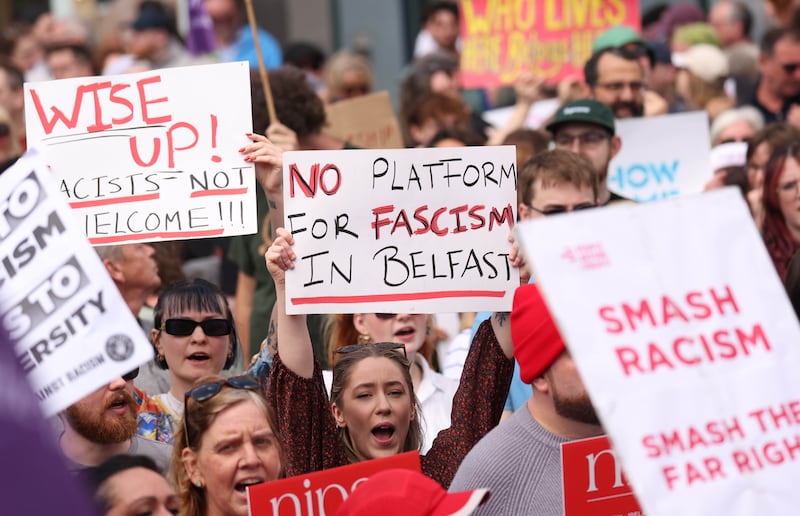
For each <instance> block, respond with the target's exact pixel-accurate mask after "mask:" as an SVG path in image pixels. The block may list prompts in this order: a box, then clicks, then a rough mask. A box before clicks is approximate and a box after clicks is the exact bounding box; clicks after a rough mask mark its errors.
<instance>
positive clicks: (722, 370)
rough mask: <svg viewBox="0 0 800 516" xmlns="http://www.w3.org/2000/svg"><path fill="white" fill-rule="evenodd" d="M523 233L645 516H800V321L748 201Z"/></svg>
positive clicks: (657, 206) (715, 200) (641, 208)
mask: <svg viewBox="0 0 800 516" xmlns="http://www.w3.org/2000/svg"><path fill="white" fill-rule="evenodd" d="M517 231H518V236H519V239H520V241H521V242H522V246H523V249H524V252H525V254H526V257H527V260H528V263H529V265H530V266H531V267H532V274H533V276H534V277H535V278H536V280H537V282H539V284H540V286H541V288H542V291H543V293H544V296H545V299H546V300H547V303H548V305H549V306H550V309H551V311H552V313H553V316H554V318H555V320H556V322H557V324H558V327H559V329H560V330H561V332H562V335H563V336H564V338H565V340H566V342H567V345H568V347H569V350H570V352H571V353H572V357H573V358H574V360H575V362H576V364H577V366H578V369H579V371H580V374H581V377H582V379H583V381H584V383H585V384H586V386H587V388H588V391H589V394H590V396H591V399H592V402H593V403H594V405H595V408H596V409H597V411H598V414H599V416H600V419H601V421H602V423H603V426H604V427H605V429H606V431H607V433H608V435H609V437H610V439H611V441H612V442H613V443H614V448H615V451H616V453H617V455H618V457H619V458H621V459H622V465H623V468H624V470H625V472H626V474H627V480H628V482H629V483H630V484H631V485H632V487H633V488H634V492H635V493H636V497H637V499H638V500H639V502H640V503H641V505H642V508H643V509H644V512H645V514H647V515H648V516H659V515H674V514H681V515H707V514H726V515H745V514H754V513H761V514H794V513H795V512H797V506H798V503H800V490H798V489H797V488H796V479H797V478H799V477H800V382H798V381H797V371H798V370H800V346H798V342H800V326H799V325H798V322H797V318H796V316H795V314H794V312H793V310H792V308H791V305H790V303H789V300H788V298H787V296H786V293H785V291H784V288H783V285H782V284H781V282H780V279H779V278H778V275H777V273H776V272H775V269H774V267H773V265H772V262H771V260H770V258H769V256H768V254H767V252H766V249H765V248H764V245H763V243H762V241H761V237H760V235H759V233H758V231H757V229H756V227H755V225H754V223H753V221H752V218H751V216H750V212H749V210H748V207H747V205H746V203H745V201H744V199H743V198H742V196H741V194H740V193H739V190H738V189H734V188H726V189H724V190H716V191H714V192H710V193H706V194H699V195H693V196H688V197H684V198H679V199H674V200H669V201H658V202H654V203H645V204H640V205H630V204H628V205H624V206H616V207H608V208H599V209H596V210H589V211H587V212H581V213H576V214H567V215H564V216H554V217H548V218H546V219H542V220H536V221H531V222H526V223H521V224H520V225H519V226H518V227H517Z"/></svg>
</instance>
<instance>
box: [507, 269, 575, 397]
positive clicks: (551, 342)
mask: <svg viewBox="0 0 800 516" xmlns="http://www.w3.org/2000/svg"><path fill="white" fill-rule="evenodd" d="M511 341H512V342H513V343H514V358H516V359H517V362H518V363H519V375H520V378H522V381H523V382H525V383H531V382H532V381H533V380H534V378H538V377H539V376H541V375H542V373H544V372H545V371H546V370H547V368H548V367H550V365H551V364H552V363H553V362H555V360H556V358H558V356H559V355H560V354H561V353H563V352H564V350H565V349H566V345H565V344H564V339H562V338H561V334H560V333H559V332H558V328H557V327H556V323H555V321H553V316H552V315H550V310H549V309H548V308H547V303H545V302H544V298H543V297H542V294H541V293H540V292H539V287H537V286H536V284H534V283H529V284H527V285H522V286H521V287H519V288H518V289H517V290H516V291H515V292H514V305H513V308H512V309H511Z"/></svg>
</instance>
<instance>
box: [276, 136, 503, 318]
mask: <svg viewBox="0 0 800 516" xmlns="http://www.w3.org/2000/svg"><path fill="white" fill-rule="evenodd" d="M515 159H516V154H515V149H514V147H513V146H493V147H452V148H435V149H403V150H392V149H383V150H343V151H333V152H332V151H299V152H287V153H285V154H284V157H283V184H284V188H283V194H284V200H285V217H286V219H285V227H286V228H287V229H288V230H289V231H290V232H291V233H292V234H293V235H294V239H295V251H296V253H297V255H298V260H297V262H296V264H295V267H296V268H295V269H293V270H291V271H289V274H288V275H287V278H286V291H287V312H288V313H349V312H353V313H355V312H375V311H377V310H381V311H385V312H393V313H433V312H440V311H441V310H442V304H441V303H442V300H445V299H446V300H447V303H448V310H451V311H477V310H509V309H510V308H511V302H512V297H511V296H512V295H513V291H514V288H515V287H516V286H519V273H518V271H517V269H514V268H513V267H511V266H510V264H509V262H508V252H509V244H508V240H507V239H508V236H509V234H510V230H511V228H512V226H513V224H514V221H515V220H516V212H517V210H516V201H515V199H516V191H515V190H516V184H517V171H516V164H515V163H516V162H515Z"/></svg>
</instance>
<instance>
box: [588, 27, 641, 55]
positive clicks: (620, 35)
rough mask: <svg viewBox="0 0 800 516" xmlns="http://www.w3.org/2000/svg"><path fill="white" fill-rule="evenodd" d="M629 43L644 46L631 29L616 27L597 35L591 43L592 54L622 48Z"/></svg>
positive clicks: (639, 37) (636, 33)
mask: <svg viewBox="0 0 800 516" xmlns="http://www.w3.org/2000/svg"><path fill="white" fill-rule="evenodd" d="M629 43H641V44H643V45H644V44H646V43H645V41H644V40H643V39H642V37H641V36H639V33H638V32H636V29H634V28H633V27H627V26H625V25H616V26H614V27H611V28H610V29H608V30H606V31H605V32H602V33H600V34H598V35H597V37H596V38H595V40H594V43H592V53H593V54H594V53H595V52H598V51H600V50H605V49H607V48H618V47H623V46H625V45H627V44H629Z"/></svg>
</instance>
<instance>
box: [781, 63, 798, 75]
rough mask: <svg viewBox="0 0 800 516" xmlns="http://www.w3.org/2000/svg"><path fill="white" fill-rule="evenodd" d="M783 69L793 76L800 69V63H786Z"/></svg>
mask: <svg viewBox="0 0 800 516" xmlns="http://www.w3.org/2000/svg"><path fill="white" fill-rule="evenodd" d="M781 68H783V71H784V72H786V73H787V74H789V75H791V74H793V73H794V72H796V71H797V69H798V68H800V63H784V64H782V65H781Z"/></svg>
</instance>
